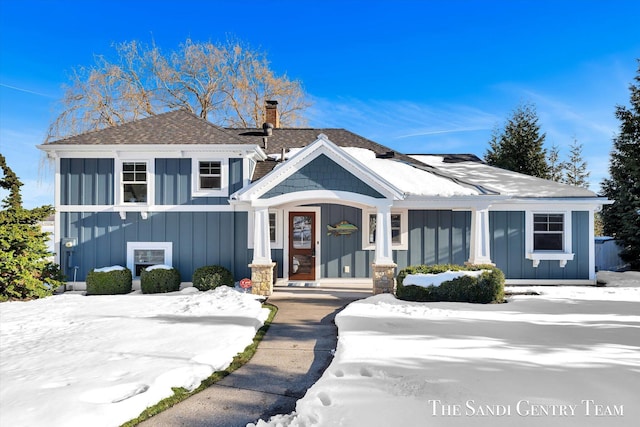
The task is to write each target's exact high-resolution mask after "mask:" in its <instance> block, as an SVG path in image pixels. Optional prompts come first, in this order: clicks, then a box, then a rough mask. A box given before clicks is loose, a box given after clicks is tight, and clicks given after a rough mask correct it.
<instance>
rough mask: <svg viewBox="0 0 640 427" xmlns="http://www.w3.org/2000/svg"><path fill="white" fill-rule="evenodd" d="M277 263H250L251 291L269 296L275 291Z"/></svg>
mask: <svg viewBox="0 0 640 427" xmlns="http://www.w3.org/2000/svg"><path fill="white" fill-rule="evenodd" d="M275 265H276V263H275V262H272V263H269V264H249V268H251V283H252V285H253V286H252V287H251V293H252V294H254V295H262V296H269V295H271V294H272V293H273V267H275Z"/></svg>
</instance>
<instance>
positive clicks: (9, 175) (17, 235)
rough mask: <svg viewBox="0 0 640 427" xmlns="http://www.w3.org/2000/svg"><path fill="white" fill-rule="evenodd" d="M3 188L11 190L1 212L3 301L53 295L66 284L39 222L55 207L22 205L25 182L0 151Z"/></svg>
mask: <svg viewBox="0 0 640 427" xmlns="http://www.w3.org/2000/svg"><path fill="white" fill-rule="evenodd" d="M0 167H1V168H2V171H3V175H4V177H2V178H1V179H0V188H3V189H5V190H8V191H9V194H8V195H7V197H6V198H5V199H4V200H3V201H2V211H0V301H6V300H8V299H26V298H40V297H44V296H48V295H51V294H52V293H53V291H54V290H55V289H56V288H57V287H58V286H60V285H61V284H62V276H61V273H60V269H59V267H58V265H57V264H54V263H52V262H50V261H48V260H47V259H46V258H47V257H48V256H50V255H51V253H50V252H48V251H47V233H45V232H43V231H42V229H41V228H40V225H39V224H38V222H39V221H42V220H44V219H45V218H46V217H47V216H49V215H51V214H52V213H53V208H52V207H51V206H42V207H39V208H35V209H25V208H23V207H22V196H21V195H20V187H21V186H22V183H21V182H20V180H19V179H18V177H17V176H16V174H15V173H14V172H13V171H12V170H11V168H9V166H7V162H6V159H5V157H4V156H3V155H2V154H0Z"/></svg>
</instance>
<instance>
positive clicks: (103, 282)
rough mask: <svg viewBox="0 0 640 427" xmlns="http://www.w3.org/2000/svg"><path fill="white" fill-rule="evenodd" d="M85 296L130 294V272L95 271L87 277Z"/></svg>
mask: <svg viewBox="0 0 640 427" xmlns="http://www.w3.org/2000/svg"><path fill="white" fill-rule="evenodd" d="M86 282H87V295H120V294H128V293H129V292H131V282H132V277H131V270H129V269H128V268H123V269H121V270H111V271H95V270H94V269H91V271H90V272H89V274H88V275H87V280H86Z"/></svg>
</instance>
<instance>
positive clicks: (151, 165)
mask: <svg viewBox="0 0 640 427" xmlns="http://www.w3.org/2000/svg"><path fill="white" fill-rule="evenodd" d="M127 163H134V164H135V163H144V164H145V165H146V185H147V200H146V201H144V202H137V201H136V202H129V201H126V200H125V199H124V186H125V184H126V183H130V182H135V181H125V180H124V172H125V171H124V165H125V164H127ZM154 171H155V161H154V160H153V159H139V158H131V159H116V162H115V170H114V175H115V180H116V182H115V186H114V191H115V193H116V196H115V202H116V205H118V206H151V205H153V203H154V196H155V194H154V191H155V190H154V188H155V186H154V176H155V173H154Z"/></svg>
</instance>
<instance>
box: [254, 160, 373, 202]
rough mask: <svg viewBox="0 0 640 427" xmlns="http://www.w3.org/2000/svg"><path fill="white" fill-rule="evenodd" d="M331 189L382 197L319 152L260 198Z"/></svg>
mask: <svg viewBox="0 0 640 427" xmlns="http://www.w3.org/2000/svg"><path fill="white" fill-rule="evenodd" d="M314 190H331V191H346V192H350V193H355V194H362V195H364V196H369V197H373V198H376V199H382V198H384V196H383V195H382V194H380V192H378V191H376V190H375V189H374V188H373V187H371V186H370V185H369V184H367V183H365V182H364V181H363V180H361V179H360V178H358V177H357V176H355V175H354V174H352V173H351V172H349V171H348V170H346V169H345V168H343V167H342V166H340V165H339V164H337V163H336V162H335V161H333V160H331V159H330V158H329V157H328V156H327V155H326V154H321V155H319V156H318V157H316V158H315V159H314V160H312V161H311V162H309V163H307V164H306V165H304V166H303V167H302V168H300V170H298V171H296V172H294V173H293V174H292V175H291V176H290V177H288V178H287V179H286V180H284V181H282V182H281V183H279V184H277V185H275V186H274V187H273V188H271V189H270V190H269V191H267V192H266V193H265V194H264V195H262V197H261V198H263V199H269V198H272V197H277V196H281V195H283V194H288V193H294V192H297V191H314Z"/></svg>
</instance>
